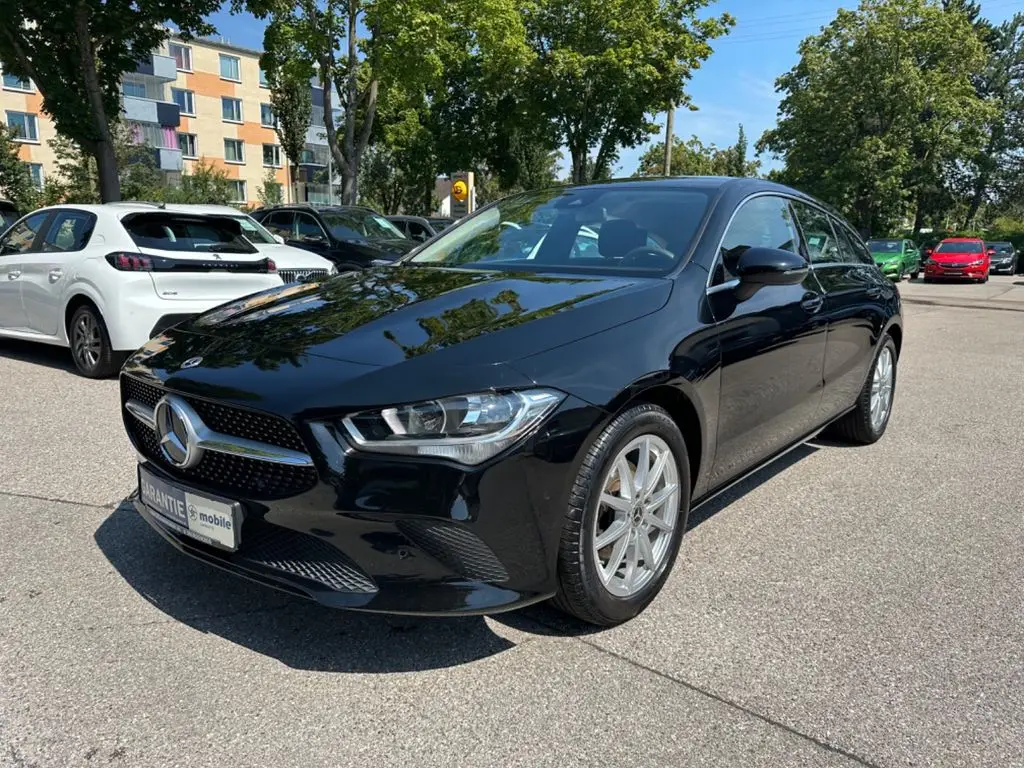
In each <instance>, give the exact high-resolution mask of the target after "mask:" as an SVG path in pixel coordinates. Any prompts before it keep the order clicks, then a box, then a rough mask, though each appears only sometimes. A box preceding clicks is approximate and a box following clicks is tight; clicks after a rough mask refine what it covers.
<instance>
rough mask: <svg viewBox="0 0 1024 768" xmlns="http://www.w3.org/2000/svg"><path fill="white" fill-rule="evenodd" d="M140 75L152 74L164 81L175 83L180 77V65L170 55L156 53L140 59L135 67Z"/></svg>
mask: <svg viewBox="0 0 1024 768" xmlns="http://www.w3.org/2000/svg"><path fill="white" fill-rule="evenodd" d="M135 72H136V73H137V74H140V75H150V76H151V77H155V78H156V79H157V80H159V81H161V82H164V83H173V82H174V81H175V80H177V79H178V67H177V65H176V64H175V63H174V59H173V58H171V57H170V56H161V55H160V54H158V53H154V54H152V55H150V56H147V57H146V58H145V59H143V60H142V61H140V62H139V63H138V65H137V66H136V67H135Z"/></svg>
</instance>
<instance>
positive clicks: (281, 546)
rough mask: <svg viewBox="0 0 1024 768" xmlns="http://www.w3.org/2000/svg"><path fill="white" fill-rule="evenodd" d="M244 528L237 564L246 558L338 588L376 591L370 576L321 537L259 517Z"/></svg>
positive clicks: (344, 590) (340, 589)
mask: <svg viewBox="0 0 1024 768" xmlns="http://www.w3.org/2000/svg"><path fill="white" fill-rule="evenodd" d="M243 531H244V536H243V542H242V549H241V550H240V551H239V553H238V555H237V556H236V557H237V559H238V561H239V564H243V563H244V562H246V561H247V562H250V563H253V564H255V565H260V566H263V567H264V568H272V569H273V570H275V571H282V572H283V573H288V574H291V575H292V576H298V577H300V578H303V579H307V580H309V581H315V582H317V583H318V584H323V585H324V586H327V587H330V588H331V589H334V590H337V591H339V592H363V593H366V592H376V591H377V585H376V584H374V582H373V579H371V578H370V577H369V576H368V575H367V574H366V573H364V572H363V571H362V569H360V568H359V566H357V565H356V564H355V563H353V562H352V561H351V560H350V559H349V558H347V557H346V556H345V555H344V554H343V553H341V552H339V551H338V550H337V549H335V548H334V547H332V546H331V545H330V544H328V543H327V542H325V541H323V540H322V539H318V538H316V537H315V536H310V535H308V534H304V533H299V532H298V531H292V530H289V529H288V528H280V527H278V526H274V525H270V524H269V523H266V522H264V521H262V520H251V521H247V522H246V524H245V527H244V529H243Z"/></svg>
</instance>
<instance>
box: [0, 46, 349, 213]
mask: <svg viewBox="0 0 1024 768" xmlns="http://www.w3.org/2000/svg"><path fill="white" fill-rule="evenodd" d="M259 57H260V51H255V50H251V49H248V48H241V47H239V46H235V45H231V44H229V43H225V42H220V41H216V40H192V41H189V42H185V41H183V40H177V39H172V40H171V41H169V42H168V43H167V44H166V45H165V46H164V48H163V49H162V50H160V51H156V52H154V53H153V54H152V55H151V56H149V57H147V58H146V59H145V60H143V61H141V62H139V64H138V66H137V68H136V70H135V71H134V72H131V73H128V74H126V75H125V76H124V79H123V81H122V85H121V90H122V95H123V98H122V103H123V107H124V114H123V118H124V120H125V121H126V122H127V124H128V125H129V126H130V128H131V130H132V132H133V134H134V136H135V139H136V141H138V142H139V143H140V144H145V145H147V146H149V147H151V148H152V149H153V153H154V160H155V162H156V165H157V167H158V168H160V169H161V170H163V171H165V172H166V173H167V174H168V177H169V181H171V182H172V183H173V182H174V181H175V180H176V178H177V177H178V176H179V175H180V174H181V173H186V174H187V173H189V172H190V171H191V169H192V168H193V167H194V166H195V165H196V164H198V163H200V162H205V163H206V164H208V165H212V166H215V167H217V168H219V169H221V170H223V171H224V173H226V174H227V176H228V178H229V179H230V180H231V184H232V191H233V202H235V203H237V204H239V205H245V204H249V205H255V204H256V203H257V201H258V190H259V187H260V186H261V185H262V184H263V180H264V178H265V177H266V175H267V173H268V171H269V172H272V173H273V174H274V178H275V179H276V181H277V182H278V183H279V184H282V185H283V189H284V191H285V195H286V196H290V195H291V190H290V189H289V184H288V179H289V176H288V160H287V158H286V157H285V155H284V151H283V150H282V148H281V146H280V144H279V141H278V137H277V133H276V132H275V131H274V116H273V110H272V109H271V106H270V91H269V89H268V88H267V85H266V78H265V77H264V75H263V72H262V70H261V69H260V66H259ZM2 77H3V85H2V90H0V118H2V119H3V122H5V123H6V124H7V125H9V126H12V127H14V128H15V130H16V131H17V132H18V134H19V139H18V140H19V141H20V142H21V144H22V146H21V153H20V154H21V158H22V160H23V161H24V162H26V163H27V164H28V166H29V168H30V170H31V173H32V178H33V180H34V181H35V182H36V184H38V185H40V186H41V185H42V184H43V183H44V182H45V179H46V177H47V176H48V175H49V174H50V173H53V172H54V171H55V167H54V156H53V152H52V150H51V148H50V146H49V144H48V143H47V142H48V140H49V139H51V138H53V137H54V136H55V135H56V131H55V129H54V126H53V123H52V122H51V121H50V119H49V118H48V117H47V115H46V114H45V113H44V112H43V111H42V97H41V96H40V95H39V93H38V91H37V90H36V89H35V87H34V84H33V83H31V82H29V81H22V80H19V79H18V78H15V77H13V76H9V75H7V74H6V73H3V75H2ZM311 88H312V92H313V116H312V120H311V125H310V127H309V129H308V130H307V132H306V149H305V151H304V153H303V157H302V158H301V161H300V163H299V169H298V177H299V181H302V182H310V183H321V184H325V183H326V178H325V177H326V174H327V172H328V164H329V153H328V150H327V136H326V131H325V129H324V114H323V113H324V110H323V91H322V90H321V89H320V88H319V87H317V86H315V85H312V84H311ZM315 188H316V187H314V186H310V187H308V189H315ZM304 189H305V187H304ZM324 189H325V190H326V187H324Z"/></svg>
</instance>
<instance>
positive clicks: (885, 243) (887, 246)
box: [868, 240, 903, 253]
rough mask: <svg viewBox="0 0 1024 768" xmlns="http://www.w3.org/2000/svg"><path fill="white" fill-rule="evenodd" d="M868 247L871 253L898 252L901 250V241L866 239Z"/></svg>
mask: <svg viewBox="0 0 1024 768" xmlns="http://www.w3.org/2000/svg"><path fill="white" fill-rule="evenodd" d="M868 248H869V249H870V251H871V252H872V253H900V252H902V251H903V241H902V240H868Z"/></svg>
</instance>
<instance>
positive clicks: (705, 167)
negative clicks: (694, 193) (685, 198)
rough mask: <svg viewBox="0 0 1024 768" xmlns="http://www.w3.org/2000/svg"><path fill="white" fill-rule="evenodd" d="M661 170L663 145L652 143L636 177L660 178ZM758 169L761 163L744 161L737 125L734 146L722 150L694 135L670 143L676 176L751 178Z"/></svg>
mask: <svg viewBox="0 0 1024 768" xmlns="http://www.w3.org/2000/svg"><path fill="white" fill-rule="evenodd" d="M664 169H665V145H664V144H663V143H662V142H655V143H654V144H652V145H651V146H650V147H648V148H647V151H646V152H644V153H643V154H642V155H641V156H640V165H639V167H638V168H637V172H636V175H637V176H662V175H664ZM760 170H761V161H759V160H757V159H754V160H747V136H746V133H745V132H744V130H743V126H742V125H741V126H740V130H739V136H738V138H737V140H736V143H735V144H734V145H733V146H731V147H727V148H726V149H719V148H718V147H716V146H715V145H714V144H707V145H705V144H704V143H703V142H702V141H701V140H700V139H699V138H697V137H696V136H691V137H690V138H689V139H688V140H686V141H683V140H682V139H681V138H679V137H678V136H676V137H674V139H673V141H672V171H673V173H675V174H676V175H679V176H736V177H754V176H757V175H758V173H759V172H760Z"/></svg>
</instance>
